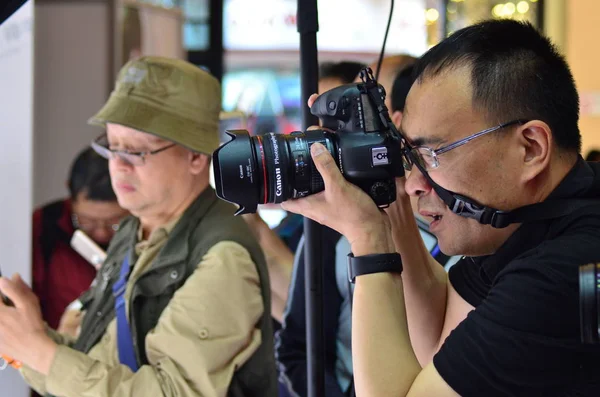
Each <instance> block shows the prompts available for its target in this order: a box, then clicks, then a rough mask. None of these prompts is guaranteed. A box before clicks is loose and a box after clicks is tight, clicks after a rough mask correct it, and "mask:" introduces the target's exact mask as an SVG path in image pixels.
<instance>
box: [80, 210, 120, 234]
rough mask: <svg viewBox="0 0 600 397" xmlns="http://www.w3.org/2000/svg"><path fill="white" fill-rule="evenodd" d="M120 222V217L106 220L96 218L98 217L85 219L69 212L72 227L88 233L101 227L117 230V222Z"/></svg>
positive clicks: (110, 230) (107, 229) (112, 230)
mask: <svg viewBox="0 0 600 397" xmlns="http://www.w3.org/2000/svg"><path fill="white" fill-rule="evenodd" d="M120 222H121V218H114V219H108V220H98V219H86V218H83V217H80V216H79V215H77V214H75V213H73V214H71V223H72V224H73V228H74V229H75V230H77V229H79V230H81V231H83V232H86V233H90V232H92V231H94V230H98V229H100V228H102V229H103V230H105V231H108V232H112V233H114V232H116V231H118V230H119V223H120Z"/></svg>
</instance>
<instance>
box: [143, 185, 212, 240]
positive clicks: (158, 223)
mask: <svg viewBox="0 0 600 397" xmlns="http://www.w3.org/2000/svg"><path fill="white" fill-rule="evenodd" d="M207 188H208V185H206V186H200V188H198V189H194V190H193V191H191V192H190V194H189V195H187V196H186V197H185V199H184V200H181V202H180V203H179V204H178V205H177V206H175V207H173V208H170V209H168V210H165V211H162V212H159V213H155V214H149V215H140V217H139V218H140V225H141V227H142V236H143V239H144V240H147V239H148V238H149V237H150V235H151V234H152V232H154V231H155V230H157V229H158V228H160V227H162V226H164V225H166V224H168V223H170V222H172V221H174V220H176V219H178V218H179V217H181V215H183V213H184V212H185V211H186V210H187V209H188V208H189V207H190V205H192V203H193V202H194V201H196V199H197V198H198V197H199V196H200V195H201V194H202V193H203V192H204V190H206V189H207Z"/></svg>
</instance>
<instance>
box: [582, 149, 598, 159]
mask: <svg viewBox="0 0 600 397" xmlns="http://www.w3.org/2000/svg"><path fill="white" fill-rule="evenodd" d="M585 161H600V150H590V151H589V152H588V154H587V156H585Z"/></svg>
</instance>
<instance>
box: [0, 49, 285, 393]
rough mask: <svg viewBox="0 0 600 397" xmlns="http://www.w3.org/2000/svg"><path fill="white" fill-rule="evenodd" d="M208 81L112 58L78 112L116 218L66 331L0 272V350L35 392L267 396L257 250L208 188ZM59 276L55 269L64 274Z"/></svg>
mask: <svg viewBox="0 0 600 397" xmlns="http://www.w3.org/2000/svg"><path fill="white" fill-rule="evenodd" d="M220 98H221V88H220V85H219V83H218V81H217V80H216V79H215V78H214V77H213V76H211V75H210V74H208V73H207V72H205V71H203V70H201V69H200V68H198V67H196V66H194V65H192V64H189V63H187V62H185V61H181V60H174V59H166V58H160V57H143V58H140V59H138V60H136V61H131V62H129V63H128V64H127V65H125V66H124V67H123V69H122V70H121V72H120V74H119V79H118V81H117V85H116V88H115V90H114V91H113V93H112V94H111V97H110V99H109V100H108V102H107V103H106V105H105V106H104V107H103V108H102V109H101V110H100V112H99V113H98V114H96V116H94V118H93V119H92V120H91V122H92V123H93V124H95V125H101V126H105V127H106V135H105V136H102V137H100V138H99V139H97V140H96V141H95V142H94V143H93V144H92V146H93V147H94V149H95V150H96V151H97V152H98V153H100V154H101V155H103V156H104V157H106V158H108V159H109V170H110V175H111V181H112V185H113V188H114V190H115V193H116V195H117V198H118V200H119V204H120V205H121V206H122V207H123V208H125V209H127V210H129V211H130V212H131V213H132V214H133V215H134V216H133V217H129V218H127V219H126V220H125V221H123V222H122V223H121V225H120V227H119V230H118V232H117V233H116V234H115V236H114V238H113V240H112V241H111V244H110V246H109V248H108V252H107V254H108V256H107V258H106V260H105V261H104V264H103V266H102V268H101V269H100V270H99V272H98V277H97V278H96V283H95V286H94V287H93V289H92V291H91V293H90V295H89V297H90V299H89V300H88V301H87V303H86V306H84V310H85V311H86V314H85V317H84V319H83V323H82V329H81V333H80V336H79V337H78V339H77V340H76V341H70V340H67V339H65V338H64V337H62V336H61V335H57V334H55V333H54V332H52V331H48V334H49V335H47V330H46V327H45V326H44V324H43V322H42V319H41V316H40V309H39V302H38V301H37V300H36V298H35V296H34V295H33V293H32V292H31V290H30V289H29V288H28V287H27V286H26V285H25V284H24V283H23V281H22V280H21V279H20V278H19V277H18V276H16V277H13V279H12V280H8V279H0V290H2V292H4V293H5V294H6V295H7V296H8V297H9V298H10V299H12V301H13V302H14V303H15V307H14V308H11V307H6V306H4V305H0V352H2V353H3V354H7V355H9V356H11V357H13V358H15V359H17V360H19V361H21V362H22V363H23V364H24V365H25V367H24V369H23V375H24V377H25V379H26V380H27V381H28V382H29V383H30V384H31V385H32V387H33V388H34V389H36V390H37V391H38V392H40V393H42V394H44V393H48V394H52V395H56V396H61V397H81V396H95V397H135V396H140V397H142V396H143V397H147V396H165V397H166V396H172V397H174V396H181V397H192V396H194V397H195V396H228V397H234V396H236V397H237V396H239V397H242V396H243V397H246V396H261V397H262V396H268V397H273V396H275V395H276V394H277V384H276V376H275V362H274V357H273V355H274V353H273V335H272V334H273V331H272V325H271V316H270V310H269V309H270V289H269V280H268V274H267V270H266V265H265V263H264V257H263V254H262V252H261V250H260V247H259V245H258V243H257V242H256V240H255V239H254V238H253V237H252V234H251V233H250V231H249V229H248V227H247V225H246V224H245V222H244V220H243V219H241V218H235V217H233V215H232V214H233V212H234V208H233V206H231V205H229V204H227V203H225V202H223V201H221V200H218V199H217V197H216V195H215V193H214V191H213V190H212V188H211V187H210V186H209V164H210V155H211V153H212V152H213V150H215V149H216V148H217V147H218V146H219V138H218V122H219V112H220V110H221V100H220ZM65 276H66V277H68V275H65Z"/></svg>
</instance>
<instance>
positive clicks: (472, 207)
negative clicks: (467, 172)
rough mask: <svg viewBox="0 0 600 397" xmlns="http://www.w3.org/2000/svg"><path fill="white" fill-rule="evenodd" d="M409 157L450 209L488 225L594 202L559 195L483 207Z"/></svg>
mask: <svg viewBox="0 0 600 397" xmlns="http://www.w3.org/2000/svg"><path fill="white" fill-rule="evenodd" d="M408 156H409V157H410V154H408ZM411 161H412V163H413V165H414V166H416V167H417V168H418V169H419V171H420V172H421V174H423V176H424V177H425V179H427V182H428V183H429V184H430V185H431V187H433V190H435V192H436V194H437V195H438V196H439V198H441V199H442V201H443V202H444V203H445V204H446V205H447V206H448V208H450V211H452V212H454V213H455V214H457V215H460V216H463V217H465V218H470V219H475V220H476V221H477V222H479V223H481V224H482V225H491V226H492V227H495V228H497V229H502V228H505V227H507V226H508V225H510V224H513V223H523V222H535V221H541V220H547V219H554V218H560V217H562V216H565V215H568V214H570V213H572V212H574V211H577V210H579V209H581V208H584V207H587V206H590V205H598V200H596V199H568V200H567V199H559V200H548V201H542V202H541V203H535V204H529V205H526V206H524V207H520V208H516V209H514V210H512V211H502V210H498V209H495V208H492V207H486V206H484V205H481V204H479V203H478V202H476V201H475V200H472V199H470V198H468V197H465V196H461V195H460V194H456V193H454V192H451V191H449V190H446V189H444V188H443V187H441V186H440V185H438V184H437V183H435V182H434V181H433V179H431V177H430V176H429V173H428V172H427V171H425V169H424V168H423V167H422V166H421V165H420V164H419V162H418V161H416V159H411Z"/></svg>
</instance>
